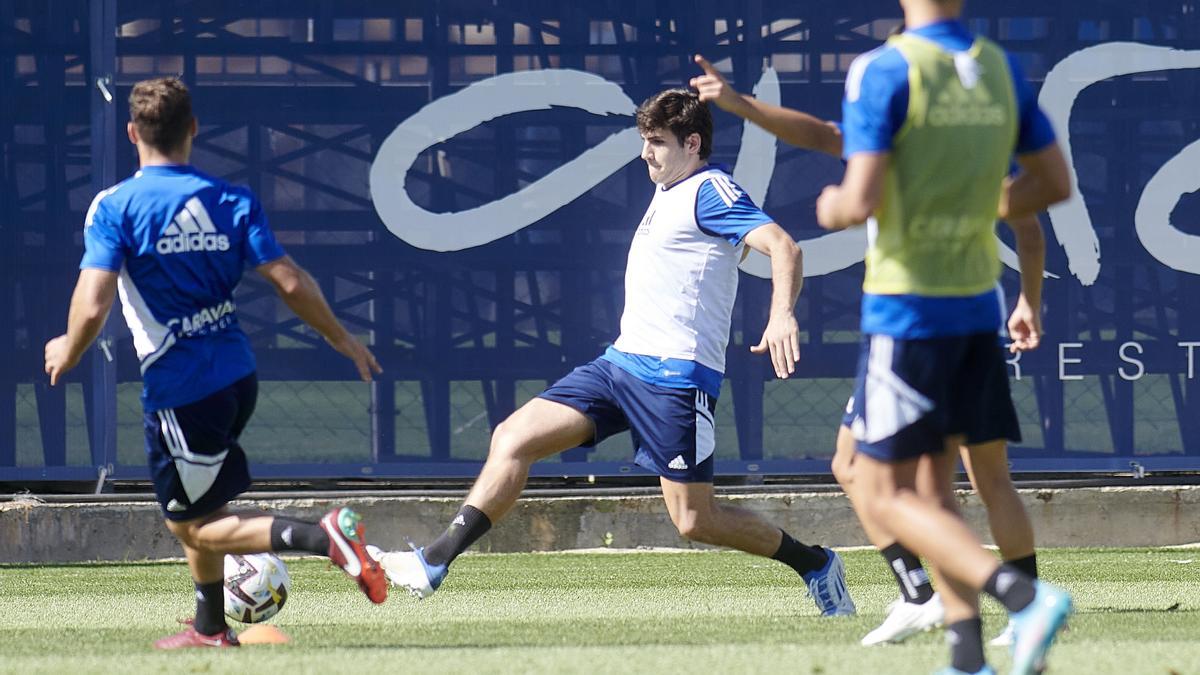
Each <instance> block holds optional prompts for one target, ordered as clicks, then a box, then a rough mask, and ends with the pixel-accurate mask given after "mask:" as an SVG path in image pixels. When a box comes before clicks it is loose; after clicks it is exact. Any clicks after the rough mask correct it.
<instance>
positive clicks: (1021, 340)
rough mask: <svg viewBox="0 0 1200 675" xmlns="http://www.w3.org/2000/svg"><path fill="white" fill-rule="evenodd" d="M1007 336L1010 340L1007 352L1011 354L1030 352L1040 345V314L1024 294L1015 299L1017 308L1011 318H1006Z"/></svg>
mask: <svg viewBox="0 0 1200 675" xmlns="http://www.w3.org/2000/svg"><path fill="white" fill-rule="evenodd" d="M1008 336H1009V337H1010V338H1012V344H1010V345H1009V346H1008V350H1009V351H1010V352H1012V353H1013V354H1016V353H1017V352H1028V351H1032V350H1034V349H1037V348H1038V345H1039V344H1041V340H1042V317H1041V312H1039V311H1038V310H1037V309H1034V308H1033V306H1032V305H1030V304H1029V301H1028V300H1026V299H1025V295H1024V294H1021V296H1020V297H1019V298H1017V306H1016V307H1015V308H1014V309H1013V313H1012V316H1010V317H1008Z"/></svg>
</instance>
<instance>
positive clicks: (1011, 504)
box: [962, 441, 1034, 573]
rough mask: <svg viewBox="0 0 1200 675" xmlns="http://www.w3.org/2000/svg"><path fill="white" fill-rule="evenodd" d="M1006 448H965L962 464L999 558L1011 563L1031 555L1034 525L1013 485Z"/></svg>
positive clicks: (994, 443)
mask: <svg viewBox="0 0 1200 675" xmlns="http://www.w3.org/2000/svg"><path fill="white" fill-rule="evenodd" d="M1006 446H1007V444H1006V443H1005V442H1004V441H992V442H990V443H981V444H979V445H969V446H964V448H963V452H962V462H963V466H964V467H966V469H967V476H968V477H969V478H970V479H971V485H972V486H974V487H975V492H976V493H977V494H978V495H979V499H980V501H982V502H983V505H984V507H985V508H986V509H987V514H988V526H989V527H990V529H991V531H992V539H994V540H995V542H996V546H997V547H998V548H999V549H1000V555H1001V557H1003V558H1004V559H1005V560H1006V561H1014V560H1018V559H1021V558H1026V557H1029V556H1032V555H1033V554H1034V540H1033V523H1032V522H1031V521H1030V520H1029V513H1028V512H1026V510H1025V505H1024V504H1023V503H1022V502H1021V497H1020V496H1019V495H1018V494H1017V489H1016V487H1015V486H1014V485H1013V482H1012V475H1011V474H1010V473H1009V469H1008V452H1007V451H1006ZM1022 571H1025V570H1022ZM1027 573H1028V572H1027Z"/></svg>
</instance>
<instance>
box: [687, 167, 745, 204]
mask: <svg viewBox="0 0 1200 675" xmlns="http://www.w3.org/2000/svg"><path fill="white" fill-rule="evenodd" d="M697 177H698V178H699V179H700V184H699V186H698V188H697V197H698V198H699V199H701V200H704V199H706V198H707V199H720V200H721V201H722V202H724V203H725V206H727V207H728V206H733V203H734V202H736V201H738V199H740V198H741V196H742V195H743V194H745V192H746V191H745V190H743V189H742V187H741V186H740V185H738V184H737V182H736V181H734V180H733V176H732V175H730V173H729V170H728V169H727V168H726V167H724V166H718V165H712V166H709V167H708V168H707V169H705V170H704V171H702V172H700V173H699V174H697Z"/></svg>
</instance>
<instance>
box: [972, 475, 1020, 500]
mask: <svg viewBox="0 0 1200 675" xmlns="http://www.w3.org/2000/svg"><path fill="white" fill-rule="evenodd" d="M975 491H976V493H978V494H979V499H980V500H981V501H982V502H983V503H984V504H985V505H987V504H992V503H996V502H997V501H999V500H1000V499H1002V498H1003V497H1005V496H1007V495H1008V494H1010V493H1015V492H1016V488H1015V487H1013V483H1012V479H1011V478H1009V476H1008V472H1004V473H1003V474H1001V475H996V474H991V473H980V472H976V474H975Z"/></svg>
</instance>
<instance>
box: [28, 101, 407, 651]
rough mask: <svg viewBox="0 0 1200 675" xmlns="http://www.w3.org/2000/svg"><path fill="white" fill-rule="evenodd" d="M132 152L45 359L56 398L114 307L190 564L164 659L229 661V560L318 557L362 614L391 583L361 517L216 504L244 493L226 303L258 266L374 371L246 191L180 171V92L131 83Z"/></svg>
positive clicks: (241, 367) (104, 196)
mask: <svg viewBox="0 0 1200 675" xmlns="http://www.w3.org/2000/svg"><path fill="white" fill-rule="evenodd" d="M129 113H130V119H131V121H130V122H129V125H128V134H129V140H130V142H132V143H133V144H134V145H136V146H137V152H138V159H139V160H140V164H141V168H140V169H139V170H138V171H137V173H135V174H134V175H133V177H132V178H129V179H127V180H125V181H122V182H121V183H118V184H117V185H114V186H113V187H111V188H109V189H107V190H104V191H103V192H101V193H100V194H98V195H97V196H96V198H95V200H94V201H93V202H92V205H91V207H90V208H89V209H88V212H87V217H86V219H85V222H84V255H83V261H82V262H81V263H80V273H79V281H78V283H77V284H76V286H75V292H74V294H73V296H72V297H71V307H70V311H69V315H68V318H67V332H66V334H65V335H61V336H59V337H56V338H54V339H53V340H50V341H49V342H48V343H47V344H46V349H45V357H46V368H45V370H46V373H47V374H48V375H49V376H50V384H51V385H52V386H53V385H56V384H58V383H59V382H60V381H62V379H63V376H64V375H65V374H66V373H67V372H68V371H69V370H71V369H72V368H73V367H75V366H76V365H77V364H78V363H79V360H80V358H81V357H82V356H83V353H84V351H85V350H86V349H87V348H88V346H89V345H91V343H92V341H93V340H95V339H96V336H97V335H98V334H99V332H100V329H101V328H102V327H103V325H104V322H105V320H106V318H107V316H108V312H109V309H110V308H111V307H112V303H113V298H114V296H116V295H117V294H118V293H119V294H120V296H121V305H122V310H123V313H124V315H125V320H126V322H127V323H128V324H129V330H130V332H131V333H132V334H133V341H134V348H135V349H136V351H137V355H138V359H139V360H140V361H141V371H142V378H143V382H144V388H143V392H142V404H143V407H144V409H145V415H144V426H145V434H146V455H147V458H148V460H149V463H150V474H151V477H152V478H153V480H154V491H155V493H156V495H157V497H158V501H159V504H160V505H161V507H162V512H163V516H164V517H165V519H166V524H167V528H168V529H169V530H170V531H171V532H172V533H173V534H174V535H175V536H176V537H177V538H178V539H179V541H180V543H181V544H182V545H183V549H184V552H185V553H186V555H187V561H188V568H189V569H190V571H191V574H192V578H193V581H194V582H195V590H196V615H195V618H194V619H192V620H191V621H190V622H189V623H190V625H189V626H188V627H187V628H186V629H185V630H183V631H182V632H180V633H178V634H176V635H172V636H169V637H166V638H163V639H161V640H159V641H157V642H155V643H154V644H155V647H158V648H160V649H177V648H181V647H236V646H237V645H238V641H237V636H236V635H235V634H234V633H233V631H232V630H231V629H229V627H228V626H227V624H226V623H225V613H224V598H223V593H222V580H223V578H224V557H225V554H226V553H256V552H262V551H276V552H279V551H300V552H304V553H311V554H316V555H323V556H327V557H329V558H330V559H331V560H332V561H333V562H334V563H336V564H337V565H339V566H340V567H341V568H342V569H343V570H344V571H345V572H346V573H347V574H348V575H349V576H350V577H352V578H353V579H354V580H355V581H356V582H357V584H358V586H359V587H360V589H361V590H362V591H363V593H365V594H366V595H367V597H368V598H370V600H371V601H372V602H375V603H381V602H383V601H384V599H385V598H386V597H387V581H386V579H385V578H384V575H383V572H382V571H381V570H380V569H379V567H378V564H377V563H376V562H375V561H374V559H372V558H371V557H370V556H369V555H367V552H366V549H365V546H366V542H365V541H364V539H363V526H362V523H361V519H360V517H359V516H358V515H357V514H356V513H354V512H353V511H351V510H350V509H348V508H344V507H339V508H335V509H333V510H331V511H330V512H329V513H327V514H326V515H325V517H324V518H322V519H321V521H320V522H319V523H308V522H302V521H297V520H291V519H287V518H281V517H272V516H262V515H255V516H240V515H236V514H233V513H231V512H229V511H228V510H227V508H226V504H227V503H228V502H229V501H230V500H232V499H233V498H234V497H236V496H237V495H238V494H240V493H242V492H243V491H245V490H246V489H247V488H248V487H249V486H250V474H249V471H248V470H247V463H246V455H245V453H244V452H243V451H242V448H241V446H240V445H239V444H238V436H239V435H240V434H241V432H242V429H243V428H245V426H246V423H247V422H248V421H249V419H250V415H251V413H252V412H253V411H254V403H255V398H256V395H257V391H258V381H257V379H256V377H255V364H254V355H253V354H252V353H251V350H250V344H249V341H248V340H247V338H246V335H245V333H243V332H242V329H241V328H240V327H239V325H238V320H237V311H236V306H235V304H234V299H233V291H234V288H235V287H236V286H237V284H238V281H239V280H240V279H241V276H242V272H243V269H244V268H245V267H246V266H253V267H254V269H255V270H256V271H257V272H258V273H259V274H261V275H262V276H263V277H264V278H266V279H267V280H268V281H269V282H270V283H271V284H272V285H273V286H274V288H275V290H276V292H278V293H279V295H280V297H282V298H283V300H284V302H286V303H287V305H288V307H290V308H291V309H292V311H294V312H296V314H297V315H298V316H299V317H300V318H301V319H303V320H304V321H305V322H307V323H308V324H309V325H310V326H312V327H313V328H315V329H316V330H317V332H319V333H320V334H321V335H322V336H323V337H324V338H325V339H326V340H327V341H328V342H329V343H330V345H332V346H333V348H334V349H336V350H337V351H338V352H340V353H341V354H342V355H344V356H346V357H347V358H349V359H350V360H351V361H352V362H353V363H354V366H355V368H356V369H357V371H358V374H359V376H360V377H361V378H362V379H363V380H367V381H369V380H370V379H371V373H372V371H374V372H379V364H378V363H377V362H376V361H375V357H374V356H373V355H372V354H371V352H370V350H368V349H367V348H366V347H365V346H363V345H362V344H361V343H359V342H358V341H357V340H356V339H355V338H354V336H353V335H351V334H350V333H349V332H348V331H347V330H346V329H345V327H343V326H342V324H341V323H340V322H339V321H338V320H337V318H336V317H335V316H334V315H333V312H332V311H331V310H330V308H329V305H328V304H327V303H326V301H325V298H324V296H323V295H322V294H321V290H320V287H318V286H317V284H316V283H315V282H314V280H313V279H312V277H311V276H309V275H308V273H307V272H305V271H304V270H303V269H301V268H300V267H299V266H298V265H297V264H296V263H295V262H294V261H293V260H292V259H291V258H290V257H288V256H287V255H286V254H285V253H284V251H283V249H282V248H281V247H280V246H279V244H278V243H276V241H275V237H274V235H273V234H272V233H271V229H270V228H269V227H268V226H267V219H266V216H265V214H264V213H263V210H262V206H261V204H259V202H258V200H257V199H256V198H255V197H254V195H253V194H252V193H251V192H250V191H249V190H248V189H246V188H244V187H237V186H233V185H229V184H228V183H225V182H224V181H222V180H219V179H217V178H213V177H211V176H208V175H206V174H204V173H201V172H200V171H198V170H196V169H195V168H193V167H192V166H190V165H189V164H188V158H189V156H190V154H191V148H192V137H193V136H195V134H196V119H195V117H193V115H192V106H191V98H190V96H189V94H188V91H187V89H186V88H185V87H184V86H183V84H182V83H181V82H179V81H178V80H175V79H170V78H164V79H158V80H148V81H145V82H139V83H137V84H136V85H135V86H134V87H133V91H132V92H131V94H130V96H129Z"/></svg>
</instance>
